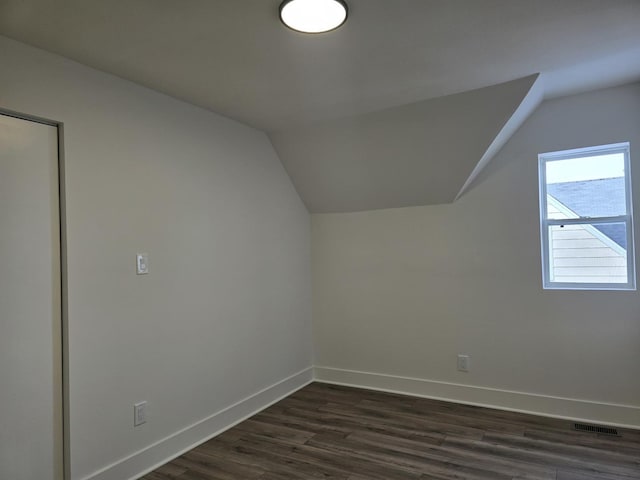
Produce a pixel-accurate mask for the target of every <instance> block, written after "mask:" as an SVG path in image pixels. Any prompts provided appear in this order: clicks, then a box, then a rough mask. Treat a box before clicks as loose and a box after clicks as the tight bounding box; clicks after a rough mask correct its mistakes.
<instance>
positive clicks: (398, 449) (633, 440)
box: [143, 383, 640, 480]
mask: <svg viewBox="0 0 640 480" xmlns="http://www.w3.org/2000/svg"><path fill="white" fill-rule="evenodd" d="M619 434H620V436H617V437H616V436H604V435H597V434H592V433H582V432H577V431H575V430H573V429H572V423H571V422H569V421H565V420H555V419H549V418H544V417H536V416H532V415H523V414H519V413H510V412H503V411H499V410H491V409H486V408H479V407H471V406H465V405H457V404H453V403H447V402H440V401H435V400H427V399H421V398H414V397H407V396H401V395H392V394H387V393H380V392H373V391H369V390H360V389H354V388H347V387H338V386H331V385H324V384H320V383H313V384H311V385H309V386H307V387H305V388H303V389H302V390H300V391H298V392H296V393H294V394H293V395H291V396H290V397H287V398H286V399H284V400H282V401H280V402H278V403H277V404H275V405H273V406H271V407H270V408H268V409H266V410H264V411H263V412H261V413H259V414H257V415H255V416H254V417H252V418H250V419H249V420H247V421H245V422H243V423H241V424H239V425H237V426H236V427H234V428H232V429H231V430H228V431H227V432H225V433H223V434H222V435H220V436H218V437H216V438H214V439H213V440H210V441H209V442H207V443H204V444H203V445H201V446H199V447H197V448H195V449H194V450H192V451H190V452H188V453H186V454H185V455H182V456H181V457H179V458H177V459H175V460H173V461H172V462H170V463H168V464H167V465H165V466H163V467H161V468H159V469H158V470H156V471H155V472H153V473H150V474H148V475H146V476H144V477H143V478H144V480H168V479H178V480H239V479H247V480H248V479H259V480H285V479H320V478H321V479H329V480H332V479H335V480H405V479H407V480H409V479H420V480H432V479H438V480H452V479H457V480H460V479H468V480H489V479H490V480H503V479H504V480H507V479H508V480H512V479H523V480H524V479H528V480H547V479H555V480H596V479H598V480H628V479H640V431H635V430H622V429H619Z"/></svg>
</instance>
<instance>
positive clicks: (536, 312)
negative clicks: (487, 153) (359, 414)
mask: <svg viewBox="0 0 640 480" xmlns="http://www.w3.org/2000/svg"><path fill="white" fill-rule="evenodd" d="M461 140H463V139H461ZM623 141H630V142H631V155H632V170H633V187H634V191H635V193H636V195H635V200H634V205H635V210H636V212H640V85H638V84H634V85H631V86H625V87H620V88H614V89H608V90H601V91H597V92H593V93H588V94H583V95H579V96H573V97H566V98H563V99H558V100H553V101H548V102H545V103H544V104H543V105H542V106H541V107H540V108H539V110H537V111H536V112H535V113H534V114H533V116H532V117H530V118H529V120H528V121H527V122H526V123H525V124H524V125H523V126H522V127H521V128H520V130H519V131H518V132H517V133H516V134H515V136H514V137H513V138H512V139H511V140H510V141H509V143H508V144H507V145H506V146H505V148H504V149H503V150H502V151H501V152H500V154H499V155H498V156H497V157H496V158H495V159H494V160H493V161H492V163H491V164H490V165H489V166H488V167H487V170H486V171H485V172H483V174H481V176H480V177H479V179H478V181H477V182H476V184H475V185H474V186H472V188H471V190H470V191H469V192H468V193H467V194H465V195H464V196H463V197H462V198H460V199H459V200H458V201H457V202H455V203H453V204H448V205H439V206H427V207H413V208H402V209H395V210H380V211H369V212H362V213H350V214H324V215H313V216H312V245H313V247H312V271H313V315H314V335H315V336H314V341H315V349H316V365H317V366H318V367H320V368H317V370H316V371H317V374H318V376H319V377H320V378H321V379H324V380H328V381H334V382H343V383H356V384H360V385H366V386H370V387H375V388H386V389H395V390H405V391H410V392H412V393H418V394H422V395H431V396H438V397H446V398H453V399H456V400H459V401H467V402H475V403H483V404H493V405H499V406H502V407H506V408H514V409H521V410H530V411H537V412H542V413H546V414H550V415H560V416H567V417H578V418H586V419H591V420H597V421H604V422H614V423H620V424H629V425H635V426H638V427H640V380H639V379H640V347H639V345H640V294H639V293H638V292H610V291H609V292H585V291H582V292H580V291H543V289H542V280H541V261H540V234H539V212H538V183H537V155H538V153H541V152H548V151H556V150H562V149H569V148H577V147H586V146H591V145H600V144H606V143H617V142H623ZM425 161H429V160H428V159H425ZM636 220H637V221H636V226H635V233H636V239H638V238H640V230H639V228H638V226H640V218H637V219H636ZM458 353H466V354H469V355H471V371H470V372H469V373H461V372H458V371H457V370H456V355H457V354H458ZM399 377H403V378H399ZM469 387H471V388H469ZM475 387H479V388H475ZM527 394H528V395H527ZM560 397H561V398H560ZM572 399H573V400H572ZM618 404H620V405H618ZM624 405H626V406H627V407H625V406H624Z"/></svg>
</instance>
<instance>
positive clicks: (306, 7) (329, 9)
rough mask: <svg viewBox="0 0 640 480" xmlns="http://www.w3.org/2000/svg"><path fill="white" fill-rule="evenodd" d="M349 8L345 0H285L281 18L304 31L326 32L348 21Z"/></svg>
mask: <svg viewBox="0 0 640 480" xmlns="http://www.w3.org/2000/svg"><path fill="white" fill-rule="evenodd" d="M348 14H349V8H348V7H347V4H346V3H345V2H344V1H343V0H284V2H282V3H281V4H280V20H282V23H284V24H285V25H286V26H287V27H289V28H290V29H292V30H296V31H298V32H302V33H324V32H329V31H331V30H335V29H336V28H338V27H339V26H341V25H342V24H343V23H344V22H346V21H347V15H348Z"/></svg>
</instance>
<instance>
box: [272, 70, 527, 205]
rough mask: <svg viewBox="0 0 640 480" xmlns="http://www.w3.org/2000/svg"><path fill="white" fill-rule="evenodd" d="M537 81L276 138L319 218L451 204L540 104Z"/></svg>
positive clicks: (279, 150) (312, 127)
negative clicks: (470, 179)
mask: <svg viewBox="0 0 640 480" xmlns="http://www.w3.org/2000/svg"><path fill="white" fill-rule="evenodd" d="M537 80H538V75H537V74H534V75H529V76H525V77H521V78H518V79H515V80H511V81H508V82H505V83H501V84H497V85H492V86H489V87H484V88H480V89H477V90H470V91H466V92H462V93H458V94H454V95H450V96H446V97H439V98H436V99H430V100H425V101H421V102H417V103H412V104H408V105H403V106H399V107H393V108H390V109H386V110H381V111H377V112H372V113H368V114H365V115H358V116H354V117H347V118H342V119H335V120H331V121H323V122H319V123H315V124H311V125H301V126H299V127H297V128H292V129H286V130H283V131H279V132H272V133H270V134H269V138H270V140H271V143H272V144H273V147H274V149H275V151H276V152H277V154H278V156H279V158H280V160H281V162H282V164H283V166H284V168H285V170H286V171H287V173H288V174H289V177H290V178H291V180H292V182H293V184H294V186H295V188H296V190H297V191H298V194H299V195H300V197H301V198H302V200H303V202H304V204H305V205H306V206H307V209H308V210H309V211H310V212H311V213H341V212H356V211H366V210H379V209H386V208H401V207H410V206H421V205H435V204H443V203H451V202H453V201H454V199H455V198H456V195H457V194H459V192H460V191H461V190H462V187H463V185H465V184H466V183H467V181H468V180H469V178H470V177H473V172H474V170H476V173H477V172H478V171H479V170H481V167H482V166H483V165H484V163H486V162H488V160H489V159H490V157H491V156H492V155H493V154H494V153H495V151H497V150H499V148H500V146H501V145H502V144H503V142H506V139H508V137H509V134H510V133H513V131H515V130H516V129H517V126H518V119H520V118H521V117H522V121H523V119H524V117H525V116H526V115H525V113H526V112H527V111H528V109H529V108H531V104H535V102H534V101H533V100H534V99H535V98H536V95H534V93H535V92H536V91H537V90H534V92H532V87H533V86H534V84H536V82H537ZM511 119H513V120H511ZM485 157H486V161H484V162H481V160H482V159H483V158H485ZM479 163H482V165H480V167H479V166H478V165H479ZM470 182H471V181H469V183H470ZM467 186H468V185H467Z"/></svg>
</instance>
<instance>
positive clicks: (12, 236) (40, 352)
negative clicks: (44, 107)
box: [0, 115, 62, 480]
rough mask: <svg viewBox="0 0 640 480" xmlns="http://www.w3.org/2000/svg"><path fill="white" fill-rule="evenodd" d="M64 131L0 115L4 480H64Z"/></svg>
mask: <svg viewBox="0 0 640 480" xmlns="http://www.w3.org/2000/svg"><path fill="white" fill-rule="evenodd" d="M57 135H58V132H57V128H56V127H53V126H50V125H43V124H40V123H35V122H31V121H27V120H21V119H17V118H12V117H8V116H5V115H0V478H1V479H7V480H59V479H61V478H62V381H61V378H62V374H61V364H62V361H61V350H62V348H61V345H62V340H61V314H60V311H61V304H60V231H59V228H60V227H59V225H60V222H59V208H58V203H59V193H58V137H57Z"/></svg>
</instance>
